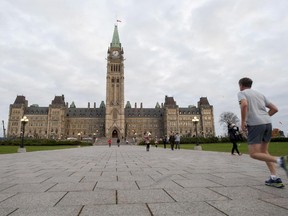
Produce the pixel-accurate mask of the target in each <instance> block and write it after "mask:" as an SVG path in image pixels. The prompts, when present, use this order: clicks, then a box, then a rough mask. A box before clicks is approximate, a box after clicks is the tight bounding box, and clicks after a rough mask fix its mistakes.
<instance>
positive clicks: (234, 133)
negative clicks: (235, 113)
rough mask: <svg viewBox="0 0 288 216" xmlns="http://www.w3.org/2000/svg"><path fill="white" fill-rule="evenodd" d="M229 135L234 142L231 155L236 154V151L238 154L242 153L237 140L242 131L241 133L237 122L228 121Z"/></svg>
mask: <svg viewBox="0 0 288 216" xmlns="http://www.w3.org/2000/svg"><path fill="white" fill-rule="evenodd" d="M228 135H229V139H230V141H231V142H232V144H233V147H232V150H231V155H235V154H234V151H236V152H237V154H238V155H241V153H240V152H239V150H238V145H237V141H239V137H240V133H239V127H237V126H236V125H235V124H233V123H231V122H228Z"/></svg>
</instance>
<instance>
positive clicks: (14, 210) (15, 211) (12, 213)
mask: <svg viewBox="0 0 288 216" xmlns="http://www.w3.org/2000/svg"><path fill="white" fill-rule="evenodd" d="M18 209H19V208H16V209H15V210H14V211H12V212H10V213H9V214H7V215H6V216H9V215H11V214H13V213H14V212H16V211H17V210H18Z"/></svg>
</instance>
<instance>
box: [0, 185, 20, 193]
mask: <svg viewBox="0 0 288 216" xmlns="http://www.w3.org/2000/svg"><path fill="white" fill-rule="evenodd" d="M16 185H17V184H14V185H11V186H9V187H7V188H4V189H3V190H0V192H2V191H5V190H7V189H9V188H11V187H14V186H16Z"/></svg>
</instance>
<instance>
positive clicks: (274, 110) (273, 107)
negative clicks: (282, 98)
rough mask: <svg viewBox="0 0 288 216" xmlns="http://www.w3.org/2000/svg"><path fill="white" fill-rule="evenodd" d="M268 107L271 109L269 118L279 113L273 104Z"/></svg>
mask: <svg viewBox="0 0 288 216" xmlns="http://www.w3.org/2000/svg"><path fill="white" fill-rule="evenodd" d="M266 107H267V108H268V109H269V110H268V114H269V116H272V115H274V114H275V113H277V112H278V108H277V107H276V106H275V105H274V104H272V103H269V104H268V105H267V106H266Z"/></svg>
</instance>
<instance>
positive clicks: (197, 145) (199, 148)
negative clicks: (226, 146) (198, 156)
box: [192, 116, 202, 150]
mask: <svg viewBox="0 0 288 216" xmlns="http://www.w3.org/2000/svg"><path fill="white" fill-rule="evenodd" d="M192 122H193V124H194V125H195V132H196V146H195V147H194V150H202V147H201V146H200V145H199V142H198V131H197V124H198V122H199V119H198V118H197V116H194V118H193V119H192Z"/></svg>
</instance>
